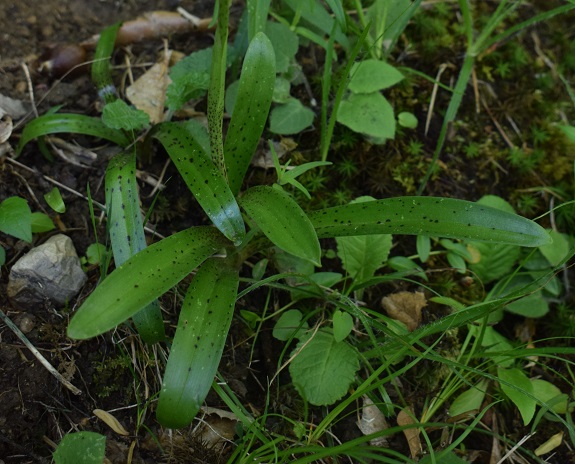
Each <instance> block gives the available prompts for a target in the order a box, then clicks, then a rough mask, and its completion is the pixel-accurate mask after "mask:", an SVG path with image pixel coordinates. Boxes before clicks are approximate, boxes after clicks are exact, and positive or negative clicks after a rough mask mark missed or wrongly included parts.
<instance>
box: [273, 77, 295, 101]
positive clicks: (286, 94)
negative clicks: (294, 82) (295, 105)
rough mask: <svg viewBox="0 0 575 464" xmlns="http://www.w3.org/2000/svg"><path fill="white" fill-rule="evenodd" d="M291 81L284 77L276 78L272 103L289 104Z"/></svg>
mask: <svg viewBox="0 0 575 464" xmlns="http://www.w3.org/2000/svg"><path fill="white" fill-rule="evenodd" d="M290 89H291V84H290V81H288V80H287V79H285V78H283V77H276V81H275V83H274V93H273V96H272V101H273V102H274V103H287V102H288V101H289V99H290V98H291V97H290Z"/></svg>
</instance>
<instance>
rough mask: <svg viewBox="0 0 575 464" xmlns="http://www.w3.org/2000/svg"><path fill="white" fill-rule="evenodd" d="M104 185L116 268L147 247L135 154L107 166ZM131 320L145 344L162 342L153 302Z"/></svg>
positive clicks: (156, 305)
mask: <svg viewBox="0 0 575 464" xmlns="http://www.w3.org/2000/svg"><path fill="white" fill-rule="evenodd" d="M118 101H119V100H118ZM105 185H106V210H107V215H108V224H109V233H110V241H111V242H112V251H113V253H114V261H115V264H116V266H120V265H121V264H123V263H125V262H126V261H127V260H128V259H129V258H130V257H132V256H133V255H135V254H136V253H138V252H139V251H142V250H143V249H144V248H146V245H147V244H146V237H145V235H144V224H143V222H142V213H141V212H140V197H139V195H138V184H137V181H136V154H135V153H125V152H124V153H119V154H117V155H116V156H114V157H113V158H112V159H111V160H110V161H109V162H108V166H107V168H106V178H105ZM132 320H133V322H134V325H135V326H136V328H137V330H138V333H139V334H140V336H141V337H142V339H143V340H144V341H145V342H146V343H156V342H159V341H161V340H163V339H164V321H163V318H162V311H161V309H160V305H159V303H158V302H157V301H152V302H151V303H150V304H149V305H147V306H145V307H144V308H142V309H141V310H140V311H139V312H138V313H137V314H135V315H134V316H133V318H132Z"/></svg>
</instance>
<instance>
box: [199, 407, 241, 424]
mask: <svg viewBox="0 0 575 464" xmlns="http://www.w3.org/2000/svg"><path fill="white" fill-rule="evenodd" d="M200 410H201V411H202V412H203V413H204V414H207V415H211V414H215V415H216V416H218V417H219V418H221V419H229V420H234V421H237V420H238V417H237V416H236V415H235V414H234V413H233V412H230V411H225V410H224V409H220V408H212V407H210V406H202V407H201V408H200Z"/></svg>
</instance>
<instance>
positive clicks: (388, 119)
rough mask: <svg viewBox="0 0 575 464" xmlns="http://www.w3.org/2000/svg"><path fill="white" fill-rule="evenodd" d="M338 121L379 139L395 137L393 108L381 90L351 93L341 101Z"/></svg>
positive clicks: (355, 130) (353, 129)
mask: <svg viewBox="0 0 575 464" xmlns="http://www.w3.org/2000/svg"><path fill="white" fill-rule="evenodd" d="M337 122H339V123H341V124H343V125H344V126H347V127H349V128H350V129H351V130H352V131H354V132H358V133H360V134H365V135H369V136H371V137H376V138H378V139H392V138H394V137H395V116H394V114H393V108H392V107H391V105H390V104H389V102H388V101H387V100H386V99H385V97H384V96H383V95H382V94H380V93H379V92H374V93H366V94H351V95H350V96H349V97H348V98H346V99H345V100H343V101H342V102H341V104H340V106H339V110H338V112H337Z"/></svg>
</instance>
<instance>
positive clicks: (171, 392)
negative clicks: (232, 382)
mask: <svg viewBox="0 0 575 464" xmlns="http://www.w3.org/2000/svg"><path fill="white" fill-rule="evenodd" d="M238 283H239V274H238V269H237V268H236V267H235V266H233V265H231V263H229V262H227V261H226V260H224V259H221V258H211V259H208V260H207V261H206V262H205V263H204V264H202V266H201V267H200V269H199V270H198V272H197V273H196V275H195V276H194V279H193V280H192V283H191V284H190V287H189V289H188V292H187V294H186V299H185V300H184V304H183V306H182V310H181V312H180V317H179V320H178V327H177V329H176V335H175V337H174V342H173V343H172V349H171V350H170V356H169V358H168V364H167V366H166V372H165V374H164V379H163V383H162V390H161V392H160V399H159V401H158V409H157V410H156V415H157V418H158V421H159V422H160V423H161V424H162V425H164V426H165V427H170V428H180V427H185V426H187V425H189V424H190V423H191V422H192V419H193V418H194V417H195V415H196V414H197V413H198V411H199V410H200V407H201V405H202V403H203V402H204V399H205V398H206V396H207V394H208V392H209V390H210V387H211V385H212V381H213V379H214V376H215V375H216V371H217V369H218V365H219V363H220V359H221V357H222V351H223V349H224V343H225V341H226V337H227V334H228V330H229V328H230V324H231V321H232V315H233V312H234V304H235V301H236V294H237V290H238Z"/></svg>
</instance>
